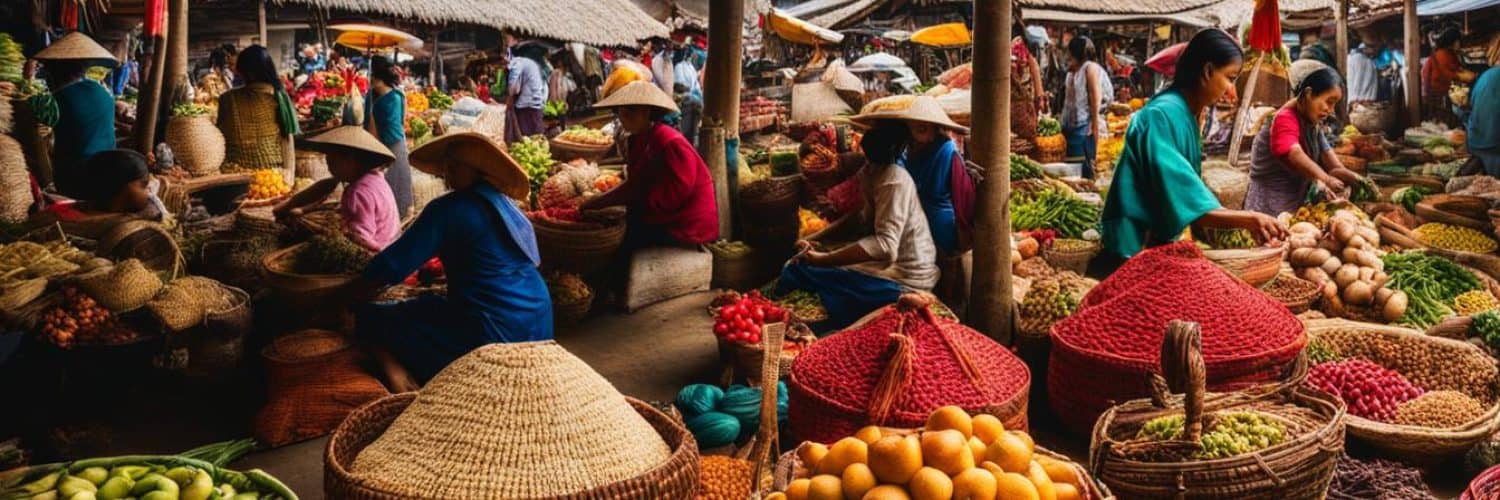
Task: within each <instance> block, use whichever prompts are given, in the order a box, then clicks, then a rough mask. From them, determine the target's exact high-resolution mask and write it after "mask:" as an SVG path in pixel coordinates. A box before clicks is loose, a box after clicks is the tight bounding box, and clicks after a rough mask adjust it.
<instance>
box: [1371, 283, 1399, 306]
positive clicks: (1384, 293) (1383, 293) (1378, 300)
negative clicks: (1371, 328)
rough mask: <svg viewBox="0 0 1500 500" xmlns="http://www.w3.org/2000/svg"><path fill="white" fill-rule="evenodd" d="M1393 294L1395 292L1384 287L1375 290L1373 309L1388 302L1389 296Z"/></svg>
mask: <svg viewBox="0 0 1500 500" xmlns="http://www.w3.org/2000/svg"><path fill="white" fill-rule="evenodd" d="M1395 292H1396V291H1395V290H1391V289H1389V288H1385V287H1380V288H1379V289H1377V290H1375V302H1374V305H1375V307H1382V306H1384V305H1385V303H1386V301H1388V300H1390V299H1391V295H1394V294H1395Z"/></svg>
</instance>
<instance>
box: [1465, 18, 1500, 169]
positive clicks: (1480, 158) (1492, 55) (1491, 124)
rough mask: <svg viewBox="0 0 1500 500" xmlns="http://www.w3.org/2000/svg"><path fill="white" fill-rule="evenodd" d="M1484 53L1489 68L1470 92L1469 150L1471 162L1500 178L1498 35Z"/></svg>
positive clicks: (1499, 53) (1499, 68)
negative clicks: (1471, 155) (1487, 58)
mask: <svg viewBox="0 0 1500 500" xmlns="http://www.w3.org/2000/svg"><path fill="white" fill-rule="evenodd" d="M1486 55H1487V56H1489V63H1490V69H1488V70H1485V72H1484V73H1483V74H1481V75H1480V76H1479V80H1477V81H1475V82H1474V90H1472V91H1471V92H1469V102H1470V103H1472V105H1473V109H1472V110H1470V112H1469V152H1470V153H1473V155H1474V158H1473V160H1471V162H1472V163H1477V164H1478V165H1477V166H1480V167H1483V172H1482V173H1485V174H1489V175H1490V176H1496V177H1500V34H1496V35H1495V37H1494V38H1491V39H1490V48H1489V51H1488V53H1487V54H1486ZM1470 170H1474V169H1472V168H1471V169H1470ZM1476 173H1480V172H1476Z"/></svg>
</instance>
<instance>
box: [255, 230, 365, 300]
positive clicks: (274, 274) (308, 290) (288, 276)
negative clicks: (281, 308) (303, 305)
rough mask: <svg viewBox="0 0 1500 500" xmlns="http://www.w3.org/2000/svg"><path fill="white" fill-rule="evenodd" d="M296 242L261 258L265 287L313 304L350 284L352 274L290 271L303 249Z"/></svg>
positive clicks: (355, 276) (303, 244)
mask: <svg viewBox="0 0 1500 500" xmlns="http://www.w3.org/2000/svg"><path fill="white" fill-rule="evenodd" d="M306 246H307V244H306V243H298V244H296V245H292V246H289V247H286V248H283V249H280V250H277V251H274V252H271V253H268V254H266V256H265V257H263V258H262V259H261V269H260V271H261V272H260V274H261V280H262V282H263V283H264V284H265V286H266V288H270V289H272V290H275V291H277V292H280V293H281V294H282V296H284V297H295V298H296V299H297V300H298V301H305V302H312V301H316V300H319V299H322V298H324V297H327V296H328V294H329V293H331V292H333V291H334V289H336V288H338V287H341V286H343V285H345V284H347V283H349V282H350V281H353V280H354V279H355V278H357V277H358V275H353V274H300V273H296V272H293V271H292V268H293V263H294V262H295V261H296V258H297V253H298V252H300V251H302V249H303V248H304V247H306Z"/></svg>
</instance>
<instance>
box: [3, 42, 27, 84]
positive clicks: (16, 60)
mask: <svg viewBox="0 0 1500 500" xmlns="http://www.w3.org/2000/svg"><path fill="white" fill-rule="evenodd" d="M25 64H26V56H24V55H22V54H21V44H20V42H17V41H16V39H15V38H11V36H10V34H9V33H0V81H6V82H11V83H15V84H20V83H22V82H24V81H25V77H23V76H21V68H22V67H23V66H24V65H25Z"/></svg>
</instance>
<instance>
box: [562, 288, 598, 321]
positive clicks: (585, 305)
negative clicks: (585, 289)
mask: <svg viewBox="0 0 1500 500" xmlns="http://www.w3.org/2000/svg"><path fill="white" fill-rule="evenodd" d="M593 306H594V294H593V292H592V291H591V292H590V293H589V295H588V296H587V297H584V298H581V299H578V300H574V301H571V302H559V301H552V323H553V326H555V327H566V326H573V325H577V324H578V322H580V321H583V318H586V317H588V315H589V311H590V310H591V309H592V308H593Z"/></svg>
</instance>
